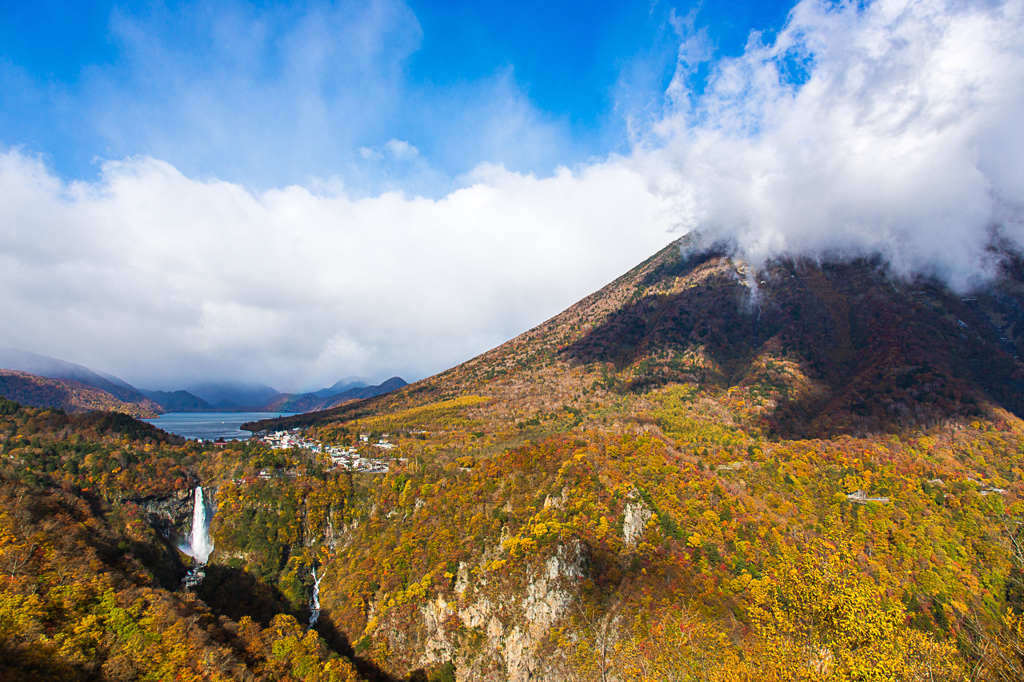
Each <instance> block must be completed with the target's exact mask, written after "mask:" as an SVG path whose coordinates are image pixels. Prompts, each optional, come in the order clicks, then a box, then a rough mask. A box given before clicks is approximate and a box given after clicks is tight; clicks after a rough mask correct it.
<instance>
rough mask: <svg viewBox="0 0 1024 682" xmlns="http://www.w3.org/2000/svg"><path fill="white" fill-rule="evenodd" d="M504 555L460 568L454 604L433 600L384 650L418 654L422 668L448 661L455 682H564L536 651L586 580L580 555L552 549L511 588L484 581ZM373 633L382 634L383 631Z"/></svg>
mask: <svg viewBox="0 0 1024 682" xmlns="http://www.w3.org/2000/svg"><path fill="white" fill-rule="evenodd" d="M505 554H506V553H505V552H504V551H502V550H501V548H500V547H497V548H493V549H492V551H490V552H485V553H484V557H483V558H482V560H481V561H480V562H478V563H476V564H474V565H472V566H470V565H469V564H466V563H462V564H460V565H459V569H458V575H457V577H456V584H455V590H454V592H455V595H456V596H457V599H456V600H454V601H447V600H445V598H444V597H443V596H440V595H439V596H438V597H437V598H436V599H435V600H433V601H430V602H428V603H427V604H425V605H423V606H421V607H420V608H419V614H418V620H419V621H420V622H419V625H420V627H418V628H416V631H415V632H416V634H415V635H414V636H410V632H409V630H407V629H404V628H403V629H402V630H401V631H399V629H398V628H393V629H391V630H390V644H391V646H392V648H393V649H394V650H396V651H400V650H406V651H408V652H409V653H410V654H411V655H412V656H413V657H415V656H416V655H417V654H418V660H417V661H416V663H417V664H418V665H419V666H422V667H427V668H431V667H436V666H438V665H441V664H444V663H446V662H448V661H454V662H455V664H456V666H455V667H456V671H457V679H458V680H460V682H462V681H465V682H469V681H471V680H488V681H494V682H498V681H499V680H509V681H510V682H525V681H526V680H551V681H552V682H554V681H556V680H561V679H564V677H563V672H562V670H561V665H560V661H553V660H551V659H546V658H545V656H544V650H545V647H546V644H548V638H549V635H550V634H551V629H552V627H553V626H555V625H556V624H557V623H558V622H559V621H560V619H562V618H564V617H566V616H567V615H569V614H570V612H571V610H572V609H573V607H574V604H575V603H576V598H577V594H578V591H579V589H580V585H581V584H582V583H583V581H584V580H586V575H587V558H586V548H585V547H584V546H583V544H582V543H579V542H573V543H570V544H560V545H558V546H557V547H556V548H555V549H554V551H553V553H552V554H551V555H550V556H548V557H546V558H543V559H541V560H538V561H537V562H536V564H535V565H533V566H532V567H531V568H530V569H529V570H528V571H527V572H526V573H525V574H524V575H522V576H521V579H520V580H519V581H514V582H511V581H508V580H494V579H493V578H492V577H490V576H489V575H488V574H489V570H488V568H489V567H490V566H493V565H494V562H503V561H504V559H503V557H505ZM381 630H382V631H387V630H388V626H387V624H386V623H382V625H381Z"/></svg>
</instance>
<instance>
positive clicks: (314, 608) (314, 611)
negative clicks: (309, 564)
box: [309, 566, 324, 627]
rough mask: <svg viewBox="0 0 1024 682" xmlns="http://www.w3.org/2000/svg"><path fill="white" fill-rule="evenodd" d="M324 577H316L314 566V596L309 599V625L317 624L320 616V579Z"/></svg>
mask: <svg viewBox="0 0 1024 682" xmlns="http://www.w3.org/2000/svg"><path fill="white" fill-rule="evenodd" d="M323 579H324V577H323V576H320V577H319V578H318V577H316V566H314V567H313V598H312V599H310V600H309V627H313V626H314V625H316V621H317V620H318V619H319V618H320V581H321V580H323Z"/></svg>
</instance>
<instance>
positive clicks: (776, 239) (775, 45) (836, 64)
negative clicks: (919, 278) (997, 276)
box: [634, 0, 1024, 287]
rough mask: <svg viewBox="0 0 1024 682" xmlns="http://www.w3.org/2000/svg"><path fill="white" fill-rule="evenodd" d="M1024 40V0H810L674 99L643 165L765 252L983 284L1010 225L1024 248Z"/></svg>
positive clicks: (747, 246) (687, 64) (683, 64)
mask: <svg viewBox="0 0 1024 682" xmlns="http://www.w3.org/2000/svg"><path fill="white" fill-rule="evenodd" d="M1022 35H1024V12H1022V2H1021V1H1020V0H1006V1H1004V2H991V3H989V2H973V3H971V2H959V1H948V2H947V1H945V0H876V1H875V2H872V3H870V4H867V5H866V6H865V5H862V4H860V3H850V2H842V3H833V2H826V1H821V0H804V1H803V2H801V3H800V4H798V5H797V6H796V7H795V8H794V9H793V11H792V13H791V15H790V20H789V22H788V24H787V25H786V27H785V28H784V29H783V30H782V31H781V32H780V33H779V34H778V36H777V38H776V39H775V41H774V42H772V43H770V44H761V43H759V42H758V41H757V36H756V35H755V36H754V40H752V42H751V44H750V45H749V46H748V49H747V51H746V53H745V54H744V55H743V56H741V57H738V58H732V59H723V60H721V61H719V62H717V63H716V64H714V65H713V68H712V74H711V77H710V79H709V81H708V83H707V84H706V88H705V90H704V92H703V93H702V94H700V95H699V96H698V95H695V94H694V93H692V92H682V93H681V94H679V95H677V96H673V97H672V104H673V105H674V107H675V108H674V110H673V111H672V112H671V113H670V114H669V115H668V116H666V117H665V118H664V119H662V120H661V121H660V122H659V123H658V124H657V125H656V126H655V128H654V130H653V131H652V134H651V135H650V136H649V137H648V139H647V140H646V148H645V149H644V150H642V151H639V152H637V154H636V157H635V159H634V160H635V162H636V164H637V167H639V168H642V169H643V172H644V173H645V175H646V176H647V177H648V178H649V179H650V181H651V183H652V186H654V187H655V188H656V191H658V192H659V193H660V194H661V195H663V196H665V197H666V198H668V199H670V200H671V201H672V202H673V204H674V207H675V208H674V212H675V216H676V219H677V220H678V222H679V224H680V226H681V228H683V229H685V230H689V229H701V230H704V231H711V232H717V233H718V234H720V235H721V236H723V237H727V238H732V239H734V240H735V241H736V242H737V243H738V245H739V247H740V248H741V249H742V250H743V251H744V252H745V253H746V254H747V255H748V257H750V258H753V259H755V260H757V259H762V258H765V257H768V256H772V255H776V254H780V253H801V252H803V253H820V252H823V251H830V250H831V251H843V252H846V253H850V254H855V253H864V252H879V253H882V254H884V255H885V256H886V257H888V258H889V259H890V260H891V261H892V262H893V263H894V265H895V267H896V268H897V269H898V270H900V271H902V272H911V271H916V272H922V271H923V272H931V273H936V274H940V275H942V276H945V277H947V278H948V279H949V280H950V281H951V282H952V283H953V284H954V285H956V286H959V287H963V286H967V285H968V284H969V283H970V282H971V281H973V280H975V279H976V278H978V277H979V276H981V277H983V276H985V274H986V273H987V268H988V265H987V262H986V255H985V246H986V244H987V243H988V241H989V238H990V229H991V228H992V227H993V226H994V225H998V226H999V228H1000V229H1001V230H1002V231H1003V233H1004V234H1005V235H1006V236H1009V237H1010V238H1012V239H1014V240H1016V241H1017V242H1018V243H1024V239H1022V238H1024V224H1022V222H1021V209H1022V207H1024V125H1021V116H1022V113H1024V41H1022V40H1021V36H1022ZM691 68H692V59H691V58H690V54H689V53H687V54H686V55H682V54H681V57H680V78H677V79H676V80H675V81H674V85H673V87H674V88H677V89H679V88H683V87H684V86H685V77H686V76H687V74H688V73H689V72H690V69H691ZM672 94H673V93H672V92H671V91H670V95H672Z"/></svg>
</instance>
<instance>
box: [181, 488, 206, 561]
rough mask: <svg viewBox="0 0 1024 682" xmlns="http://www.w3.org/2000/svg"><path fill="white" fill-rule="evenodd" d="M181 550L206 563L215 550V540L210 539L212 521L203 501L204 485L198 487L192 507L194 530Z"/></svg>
mask: <svg viewBox="0 0 1024 682" xmlns="http://www.w3.org/2000/svg"><path fill="white" fill-rule="evenodd" d="M181 551H182V552H184V553H185V554H187V555H189V556H190V557H192V558H193V559H195V560H196V563H198V564H205V563H206V561H207V559H209V558H210V553H211V552H213V541H212V540H211V539H210V521H209V520H208V519H207V518H206V504H205V503H204V502H203V487H202V486H197V487H196V494H195V503H194V505H193V507H192V532H191V533H190V534H189V536H188V540H187V541H186V543H185V544H184V545H182V546H181Z"/></svg>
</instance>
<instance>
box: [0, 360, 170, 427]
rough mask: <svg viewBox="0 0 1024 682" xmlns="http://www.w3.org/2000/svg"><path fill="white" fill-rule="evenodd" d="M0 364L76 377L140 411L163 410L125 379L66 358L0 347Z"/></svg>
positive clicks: (44, 374) (38, 373)
mask: <svg viewBox="0 0 1024 682" xmlns="http://www.w3.org/2000/svg"><path fill="white" fill-rule="evenodd" d="M0 368H3V369H10V370H16V371H19V372H28V373H29V374H34V375H36V376H40V377H47V378H50V379H67V380H69V381H77V382H79V383H81V384H84V385H86V386H91V387H93V388H97V389H99V390H101V391H106V392H107V393H109V394H110V395H111V396H113V397H114V398H116V399H117V400H119V401H121V402H124V403H128V404H134V405H139V407H140V409H141V410H142V411H143V412H153V413H154V415H155V414H160V413H161V412H163V410H162V409H161V407H160V405H159V404H158V403H156V402H154V401H153V400H151V399H150V398H148V397H147V396H146V395H145V394H144V393H143V392H141V391H139V390H138V389H137V388H135V387H134V386H132V385H131V384H129V383H128V382H127V381H125V380H123V379H120V378H118V377H115V376H113V375H111V374H106V373H105V372H97V371H96V370H92V369H89V368H88V367H85V366H83V365H76V364H75V363H73V362H67V361H66V360H58V359H57V358H51V357H48V356H45V355H37V354H35V353H29V352H28V351H24V350H19V349H17V348H0ZM49 407H55V406H54V405H51V406H49Z"/></svg>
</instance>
